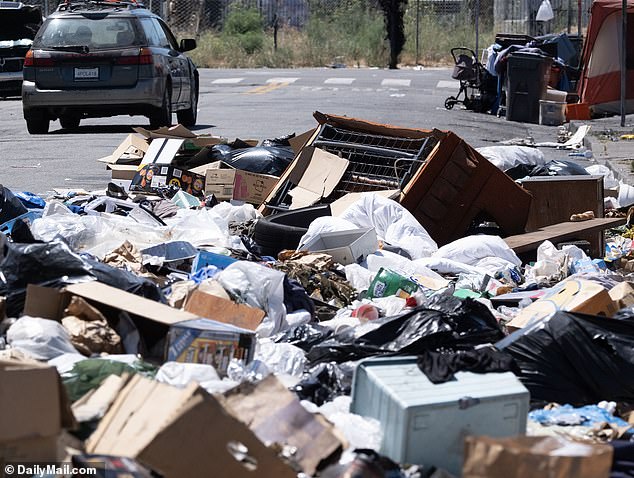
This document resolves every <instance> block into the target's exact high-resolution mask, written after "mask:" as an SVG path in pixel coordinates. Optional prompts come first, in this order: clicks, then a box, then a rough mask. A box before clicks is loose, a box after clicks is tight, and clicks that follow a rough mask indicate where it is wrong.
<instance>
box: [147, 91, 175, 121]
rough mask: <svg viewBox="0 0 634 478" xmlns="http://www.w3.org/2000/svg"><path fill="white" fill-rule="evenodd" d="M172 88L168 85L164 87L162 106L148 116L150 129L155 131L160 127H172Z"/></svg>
mask: <svg viewBox="0 0 634 478" xmlns="http://www.w3.org/2000/svg"><path fill="white" fill-rule="evenodd" d="M171 89H172V87H171V85H170V84H169V83H167V84H166V85H165V92H164V93H163V104H162V105H161V107H160V108H157V109H156V111H155V112H154V113H152V115H150V128H152V129H156V128H160V127H161V126H171V125H172V99H171V95H170V91H171Z"/></svg>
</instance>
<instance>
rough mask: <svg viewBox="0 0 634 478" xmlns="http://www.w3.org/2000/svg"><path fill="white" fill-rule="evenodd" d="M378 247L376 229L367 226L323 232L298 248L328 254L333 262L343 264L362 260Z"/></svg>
mask: <svg viewBox="0 0 634 478" xmlns="http://www.w3.org/2000/svg"><path fill="white" fill-rule="evenodd" d="M378 248H379V241H378V239H377V237H376V231H375V230H374V228H367V229H357V230H354V231H337V232H324V233H321V234H319V235H318V236H317V237H315V238H314V239H313V240H311V241H309V242H307V243H306V244H303V245H302V246H301V247H300V248H299V250H300V251H311V252H316V253H323V254H328V255H330V256H332V258H333V260H334V261H335V262H338V263H339V264H342V265H344V266H345V265H348V264H355V263H359V262H362V261H364V260H365V258H366V257H367V256H368V254H372V253H374V252H376V250H377V249H378Z"/></svg>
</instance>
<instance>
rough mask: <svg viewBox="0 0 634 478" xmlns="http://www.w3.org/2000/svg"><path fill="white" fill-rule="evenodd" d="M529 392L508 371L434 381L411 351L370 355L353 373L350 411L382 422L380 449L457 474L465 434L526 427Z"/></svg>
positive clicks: (502, 433)
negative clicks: (411, 354)
mask: <svg viewBox="0 0 634 478" xmlns="http://www.w3.org/2000/svg"><path fill="white" fill-rule="evenodd" d="M528 405H529V393H528V390H526V388H525V387H524V386H523V385H522V384H521V383H520V381H519V380H518V379H517V377H516V376H515V375H514V374H513V373H511V372H504V373H486V374H476V373H471V372H458V373H456V375H455V380H451V381H449V382H446V383H442V384H433V383H432V382H431V381H429V379H428V378H427V376H426V375H425V374H424V373H423V372H421V371H420V369H419V368H418V366H417V364H416V357H387V358H371V359H367V360H364V361H362V362H361V363H360V364H359V366H358V367H357V370H356V372H355V375H354V380H353V384H352V404H351V405H350V411H351V412H352V413H356V414H358V415H362V416H367V417H372V418H376V419H377V420H379V421H380V422H381V428H382V431H383V441H382V444H381V450H380V452H381V453H383V454H384V455H386V456H388V457H389V458H391V459H392V460H395V461H396V462H399V463H411V464H420V465H425V466H431V465H434V466H437V467H441V468H444V469H446V470H447V471H449V472H450V473H453V474H455V475H457V476H460V474H461V470H462V462H463V453H464V438H465V437H466V436H468V435H488V436H492V437H505V436H514V435H523V434H525V433H526V420H527V416H528Z"/></svg>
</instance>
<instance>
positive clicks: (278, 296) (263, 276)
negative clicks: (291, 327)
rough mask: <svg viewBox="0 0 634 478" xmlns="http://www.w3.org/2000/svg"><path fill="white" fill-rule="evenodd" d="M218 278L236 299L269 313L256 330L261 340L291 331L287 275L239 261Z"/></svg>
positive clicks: (222, 272)
mask: <svg viewBox="0 0 634 478" xmlns="http://www.w3.org/2000/svg"><path fill="white" fill-rule="evenodd" d="M216 279H217V280H218V282H220V284H221V285H222V286H223V287H224V288H225V290H226V291H227V292H229V294H230V295H232V296H233V297H238V298H239V299H241V300H243V301H244V302H245V303H247V304H248V305H250V306H252V307H257V308H259V309H262V310H264V311H265V312H266V317H264V319H263V320H262V323H261V324H260V325H259V326H258V328H257V329H256V333H257V334H258V335H259V336H260V337H268V336H270V335H271V334H275V333H277V332H280V331H282V330H284V329H286V328H288V324H287V322H286V307H285V306H284V273H283V272H279V271H276V270H274V269H269V268H268V267H264V266H261V265H259V264H255V263H253V262H247V261H238V262H234V263H233V264H231V265H229V266H228V267H227V268H226V269H225V270H223V271H221V272H220V273H219V274H218V275H217V276H216Z"/></svg>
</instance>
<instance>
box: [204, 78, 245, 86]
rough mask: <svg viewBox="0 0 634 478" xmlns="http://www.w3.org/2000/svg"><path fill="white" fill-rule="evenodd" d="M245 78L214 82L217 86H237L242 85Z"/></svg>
mask: <svg viewBox="0 0 634 478" xmlns="http://www.w3.org/2000/svg"><path fill="white" fill-rule="evenodd" d="M242 80H244V78H218V79H216V80H214V81H212V83H213V84H215V85H235V84H236V83H240V82H241V81H242Z"/></svg>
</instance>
